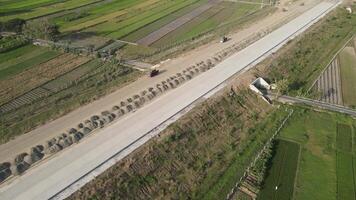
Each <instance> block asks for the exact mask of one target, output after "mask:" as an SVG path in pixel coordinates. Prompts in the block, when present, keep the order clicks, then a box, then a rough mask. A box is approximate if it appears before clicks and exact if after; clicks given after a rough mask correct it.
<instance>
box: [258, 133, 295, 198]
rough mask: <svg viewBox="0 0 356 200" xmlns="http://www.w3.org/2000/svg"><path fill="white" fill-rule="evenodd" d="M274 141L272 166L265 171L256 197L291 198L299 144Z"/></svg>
mask: <svg viewBox="0 0 356 200" xmlns="http://www.w3.org/2000/svg"><path fill="white" fill-rule="evenodd" d="M275 143H276V144H275V145H276V146H275V152H276V153H275V155H274V156H273V158H272V160H271V163H270V164H271V165H272V166H271V168H270V169H269V170H268V172H267V177H266V180H265V182H264V186H263V187H262V190H261V191H260V193H259V196H258V199H266V200H274V199H292V197H293V190H294V179H295V175H296V170H297V166H298V157H299V144H297V143H294V142H290V141H286V140H277V141H276V142H275ZM276 187H278V188H277V190H276Z"/></svg>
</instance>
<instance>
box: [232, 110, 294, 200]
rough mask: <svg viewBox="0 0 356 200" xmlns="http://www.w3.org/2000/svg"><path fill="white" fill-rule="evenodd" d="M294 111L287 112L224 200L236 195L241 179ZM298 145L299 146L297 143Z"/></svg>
mask: <svg viewBox="0 0 356 200" xmlns="http://www.w3.org/2000/svg"><path fill="white" fill-rule="evenodd" d="M293 113H294V110H293V109H291V111H290V112H289V114H288V115H287V117H286V118H285V119H284V120H283V122H282V123H281V124H280V126H279V127H278V129H277V130H276V131H275V132H274V134H273V135H272V136H271V138H270V139H269V140H267V142H266V143H265V145H264V146H263V148H262V149H261V151H260V152H259V153H258V154H257V155H256V157H255V159H254V160H253V161H252V162H251V163H250V165H249V166H248V167H247V168H246V169H245V172H244V173H243V175H242V177H241V178H240V179H239V180H238V181H237V182H236V184H235V186H234V187H233V188H232V189H231V191H230V193H228V194H227V196H226V200H232V198H233V197H234V194H236V192H237V191H238V187H239V186H240V184H241V182H242V180H243V179H245V178H246V176H247V175H248V171H249V170H250V169H251V168H252V166H254V165H255V164H256V162H257V160H258V159H259V158H260V157H261V155H262V154H263V152H264V151H265V150H266V149H268V146H269V145H270V144H271V143H272V142H273V140H275V137H276V136H277V134H278V133H279V132H280V131H281V130H282V128H283V127H284V125H285V124H286V122H287V121H288V119H289V118H290V117H291V116H292V115H293ZM298 145H300V144H299V143H298Z"/></svg>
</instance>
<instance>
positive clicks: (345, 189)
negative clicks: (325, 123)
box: [336, 124, 355, 199]
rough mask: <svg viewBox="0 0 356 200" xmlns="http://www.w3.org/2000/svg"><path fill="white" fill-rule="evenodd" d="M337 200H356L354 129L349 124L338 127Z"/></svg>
mask: <svg viewBox="0 0 356 200" xmlns="http://www.w3.org/2000/svg"><path fill="white" fill-rule="evenodd" d="M336 149H337V153H336V156H337V161H336V171H337V199H355V185H354V174H353V173H354V170H353V163H352V162H353V155H352V129H351V127H350V126H349V125H347V124H338V125H337V137H336Z"/></svg>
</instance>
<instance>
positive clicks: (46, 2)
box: [0, 0, 100, 21]
mask: <svg viewBox="0 0 356 200" xmlns="http://www.w3.org/2000/svg"><path fill="white" fill-rule="evenodd" d="M99 1H100V0H59V1H53V0H40V1H38V0H36V1H33V0H17V1H5V2H1V4H0V5H1V7H0V13H1V15H0V21H7V20H11V19H15V18H21V19H26V20H27V19H33V18H37V17H41V16H46V15H49V14H53V13H58V12H61V11H66V10H71V9H75V8H79V7H82V6H85V5H89V4H92V3H95V2H99Z"/></svg>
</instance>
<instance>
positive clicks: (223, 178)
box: [71, 90, 289, 199]
mask: <svg viewBox="0 0 356 200" xmlns="http://www.w3.org/2000/svg"><path fill="white" fill-rule="evenodd" d="M270 109H273V108H271V107H270V106H268V105H267V104H266V103H264V102H263V101H262V100H261V99H260V98H257V97H256V96H255V95H254V94H253V93H252V92H250V91H246V90H242V91H237V92H236V93H235V94H234V95H232V96H229V95H227V94H226V95H223V96H221V97H218V98H217V99H212V100H211V101H208V102H206V103H203V104H202V105H201V106H199V107H196V108H194V110H193V111H191V112H190V113H189V114H188V115H186V116H184V117H183V118H181V119H179V120H178V121H177V122H176V123H174V124H173V125H171V126H169V127H168V128H167V129H166V130H165V131H164V132H163V133H161V134H160V137H159V138H157V139H156V140H153V141H150V142H149V143H148V144H147V146H145V147H144V148H141V149H140V150H139V151H138V152H136V153H135V154H134V155H132V157H130V159H127V160H123V161H121V162H120V163H118V164H117V165H115V166H113V167H112V168H111V169H109V170H107V171H106V172H105V173H103V174H101V175H100V176H99V177H98V178H97V179H96V180H95V181H92V182H90V183H89V184H87V185H86V186H85V187H84V188H82V189H81V190H80V191H78V192H77V193H75V194H74V195H72V197H71V199H90V198H92V199H121V198H129V199H131V198H138V199H147V198H153V199H157V198H161V199H220V198H221V197H222V198H224V197H226V195H227V193H229V192H230V190H231V188H232V187H233V186H234V185H235V183H236V181H237V180H238V179H239V178H240V177H241V176H242V175H243V173H244V171H245V169H246V167H247V166H248V165H249V164H250V162H251V161H252V159H253V158H254V156H256V154H257V153H258V152H259V151H260V150H261V148H262V146H263V145H264V144H265V142H266V141H267V140H268V139H269V138H270V137H271V135H272V134H273V133H274V132H275V130H276V129H277V128H278V127H279V125H280V122H281V121H282V120H283V119H284V118H285V117H286V116H287V114H288V113H289V112H288V110H285V109H283V108H281V109H278V110H275V111H274V112H270ZM142 155H144V156H142ZM89 191H90V192H89ZM103 191H105V192H103Z"/></svg>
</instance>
